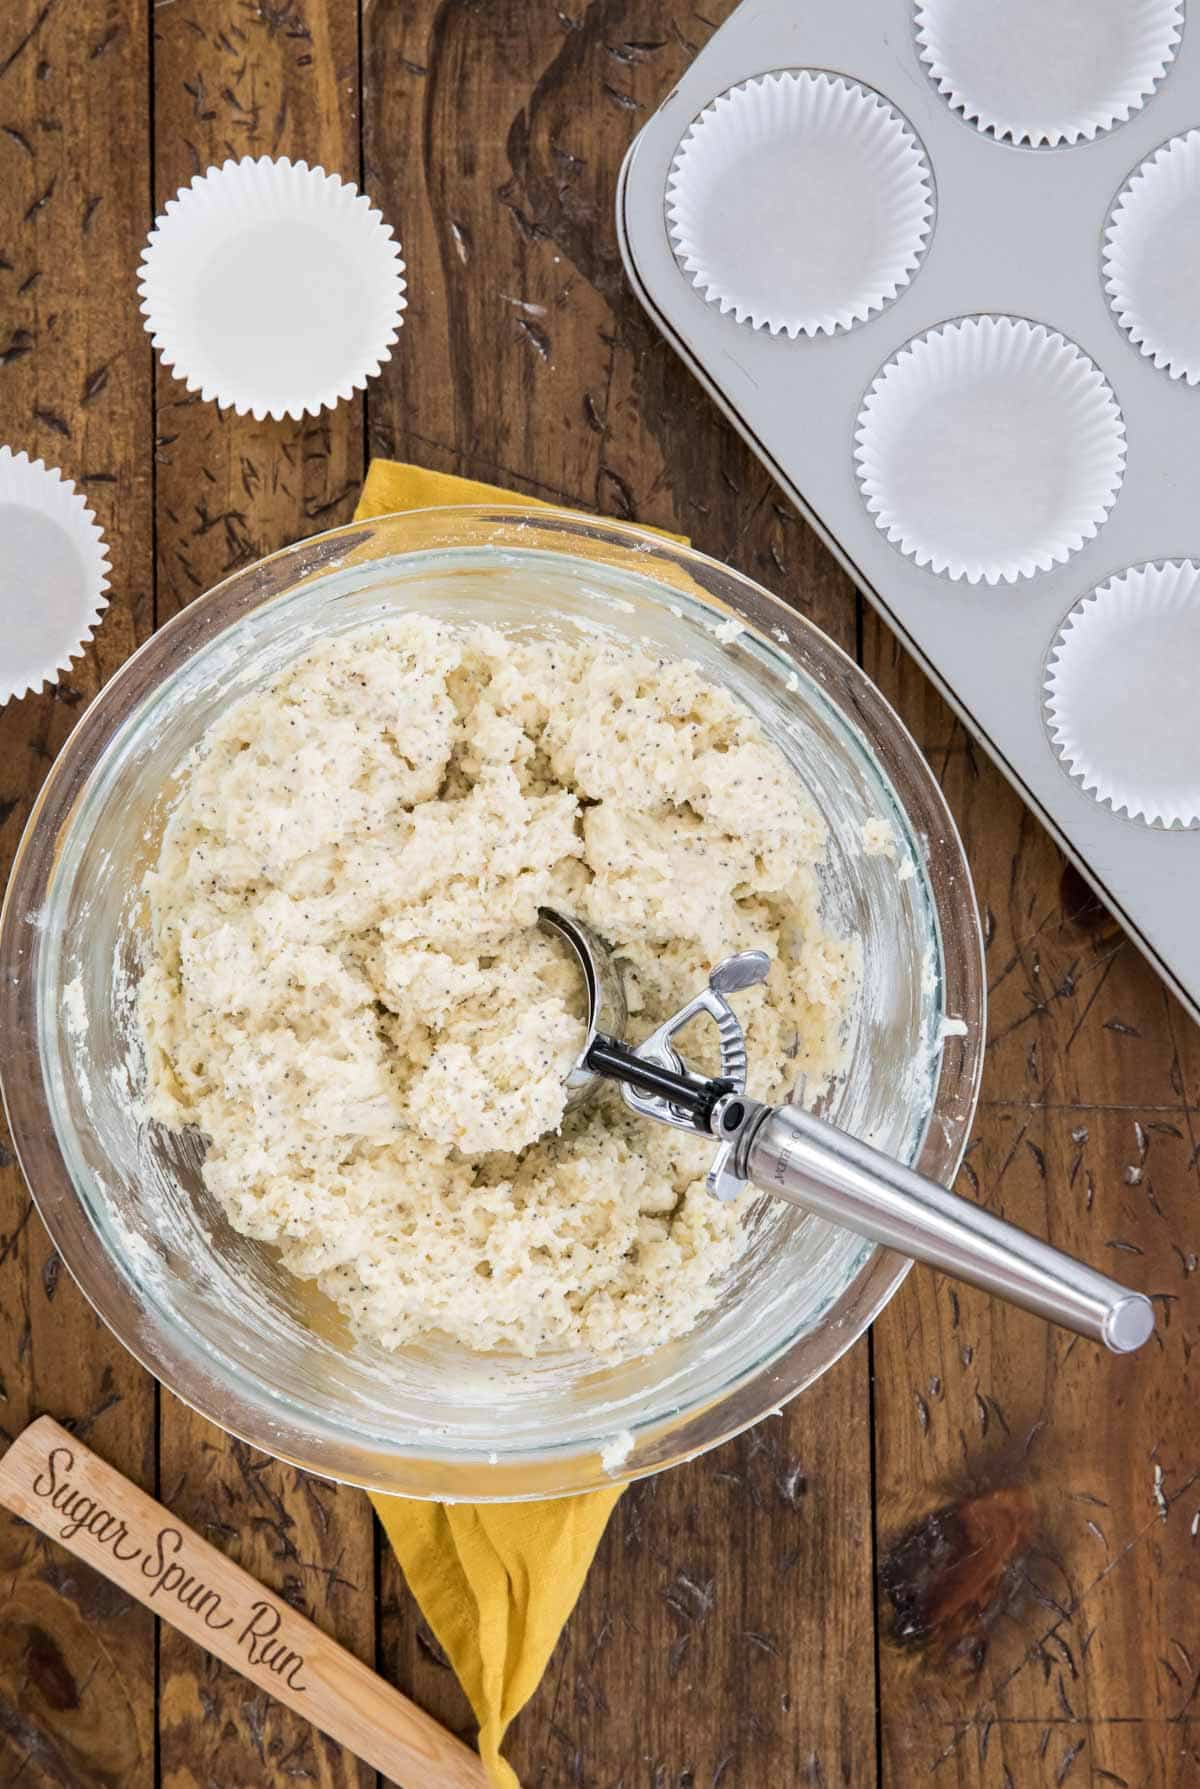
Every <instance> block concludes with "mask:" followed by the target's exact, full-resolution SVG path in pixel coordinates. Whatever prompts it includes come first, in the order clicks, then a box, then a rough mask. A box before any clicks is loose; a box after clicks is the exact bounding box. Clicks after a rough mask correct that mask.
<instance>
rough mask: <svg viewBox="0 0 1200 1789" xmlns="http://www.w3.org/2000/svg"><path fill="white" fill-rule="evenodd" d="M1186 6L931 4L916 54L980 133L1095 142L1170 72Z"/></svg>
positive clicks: (1112, 0)
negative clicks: (918, 53) (1094, 140)
mask: <svg viewBox="0 0 1200 1789" xmlns="http://www.w3.org/2000/svg"><path fill="white" fill-rule="evenodd" d="M1182 28H1183V6H1182V4H1181V0H1003V3H1002V4H1001V3H999V0H924V3H923V4H919V5H918V6H917V18H916V30H917V45H918V48H919V51H920V56H921V60H922V62H923V63H924V64H925V66H926V68H927V69H928V70H929V74H930V76H931V78H932V80H933V81H934V83H935V84H936V86H937V89H938V92H939V93H940V94H941V95H942V97H943V98H944V99H945V101H946V103H947V105H949V106H950V107H951V108H952V109H953V110H954V111H955V112H958V113H959V114H960V115H961V116H962V118H963V119H964V120H965V121H966V122H967V123H968V124H973V125H974V126H975V127H976V129H977V130H981V131H985V132H986V133H988V134H989V135H990V136H993V137H995V138H997V140H999V141H1001V142H1007V143H1019V144H1025V145H1028V146H1029V147H1031V148H1035V149H1037V148H1050V149H1055V148H1058V147H1059V146H1060V145H1063V144H1066V145H1068V146H1070V145H1072V144H1075V143H1090V142H1091V141H1092V140H1093V139H1094V138H1095V137H1097V136H1099V135H1100V134H1101V133H1102V132H1104V131H1108V130H1111V129H1112V128H1113V126H1114V125H1116V124H1124V123H1125V121H1126V120H1127V119H1128V118H1131V117H1132V116H1133V115H1134V113H1135V112H1139V111H1140V110H1141V109H1142V107H1143V106H1144V105H1145V104H1146V101H1147V100H1148V99H1150V98H1151V96H1152V95H1153V93H1154V90H1155V88H1156V87H1157V86H1158V84H1159V82H1160V81H1161V80H1162V79H1163V77H1164V76H1165V75H1166V74H1167V73H1168V71H1169V69H1170V67H1171V64H1172V62H1173V61H1174V60H1175V52H1176V50H1177V48H1178V46H1179V39H1180V35H1181V32H1182Z"/></svg>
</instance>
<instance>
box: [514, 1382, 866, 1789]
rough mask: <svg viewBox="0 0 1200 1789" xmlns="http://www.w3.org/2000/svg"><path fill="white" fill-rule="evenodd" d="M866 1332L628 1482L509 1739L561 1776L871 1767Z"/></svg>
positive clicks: (669, 1781) (845, 1778) (586, 1779)
mask: <svg viewBox="0 0 1200 1789" xmlns="http://www.w3.org/2000/svg"><path fill="white" fill-rule="evenodd" d="M869 1420H870V1405H869V1397H868V1388H867V1383H866V1349H865V1347H864V1348H859V1349H857V1350H855V1351H854V1352H853V1353H851V1354H850V1355H848V1356H846V1357H845V1358H844V1359H843V1360H841V1361H840V1362H839V1363H838V1365H837V1366H836V1367H835V1368H834V1369H833V1370H832V1371H831V1372H830V1373H828V1374H826V1376H825V1377H824V1378H823V1379H821V1380H819V1381H818V1382H817V1384H816V1385H814V1386H813V1387H812V1388H811V1389H810V1390H809V1391H808V1392H806V1393H805V1395H804V1397H803V1398H800V1399H797V1400H796V1401H795V1402H794V1403H792V1404H790V1405H788V1407H787V1408H786V1409H785V1410H784V1411H783V1412H782V1413H781V1414H780V1415H779V1416H777V1417H767V1418H765V1419H764V1420H763V1421H762V1422H761V1423H759V1424H758V1425H757V1427H755V1428H754V1429H751V1430H750V1431H749V1432H748V1433H747V1434H745V1435H742V1436H739V1437H738V1439H737V1440H736V1441H733V1442H731V1443H729V1444H728V1445H727V1446H725V1447H723V1448H720V1449H718V1450H717V1451H716V1452H715V1453H713V1454H710V1455H708V1456H706V1457H705V1458H704V1459H703V1460H698V1461H695V1462H693V1463H691V1464H690V1465H687V1466H683V1467H680V1468H679V1469H678V1470H676V1471H674V1472H668V1473H664V1474H662V1475H661V1476H660V1477H658V1478H653V1479H646V1480H643V1481H642V1482H640V1483H639V1484H637V1485H634V1486H632V1487H631V1488H630V1489H629V1490H628V1491H627V1492H626V1494H625V1497H624V1498H623V1499H622V1501H621V1503H620V1504H619V1505H618V1506H617V1511H616V1514H615V1515H614V1517H613V1520H612V1523H611V1524H610V1527H609V1531H608V1533H607V1535H606V1536H605V1540H604V1543H603V1545H602V1546H601V1548H600V1551H599V1553H598V1555H597V1558H596V1562H595V1564H594V1565H593V1567H592V1570H591V1573H590V1575H589V1578H588V1581H587V1584H586V1585H585V1587H584V1591H583V1595H582V1596H581V1598H580V1601H579V1606H578V1608H577V1609H576V1612H575V1614H574V1616H573V1617H572V1619H571V1621H570V1623H569V1624H568V1627H567V1630H566V1634H565V1636H564V1639H563V1641H562V1643H561V1644H560V1646H559V1648H558V1650H557V1652H556V1654H555V1656H554V1659H553V1660H552V1661H551V1666H550V1669H549V1671H548V1672H547V1675H546V1684H545V1686H544V1688H543V1690H542V1692H541V1695H540V1697H539V1699H538V1701H537V1702H536V1703H535V1704H534V1705H533V1706H532V1707H531V1709H530V1712H529V1714H528V1715H527V1716H526V1717H525V1718H524V1719H523V1720H522V1721H520V1722H519V1723H518V1726H517V1729H516V1733H515V1738H514V1743H513V1744H512V1746H511V1747H510V1748H509V1752H510V1757H511V1759H512V1762H513V1764H514V1766H515V1768H516V1769H517V1771H518V1774H519V1775H520V1777H521V1781H522V1783H523V1784H524V1785H525V1786H526V1789H558V1786H559V1785H566V1784H589V1785H590V1784H610V1783H619V1782H626V1783H646V1784H653V1785H658V1784H662V1785H663V1786H664V1789H665V1786H666V1785H671V1786H672V1789H674V1786H675V1785H678V1784H687V1783H691V1784H695V1785H701V1784H703V1785H709V1784H712V1783H716V1784H718V1785H721V1786H722V1789H730V1786H731V1785H736V1786H737V1789H757V1786H758V1785H762V1784H768V1783H770V1784H776V1783H777V1784H780V1785H784V1784H788V1785H791V1784H795V1785H797V1786H799V1785H801V1784H812V1785H818V1784H822V1783H824V1784H828V1785H831V1786H832V1785H833V1784H835V1783H843V1784H853V1785H859V1784H863V1785H866V1784H871V1783H874V1781H875V1730H874V1729H875V1672H874V1648H873V1643H872V1638H871V1626H872V1609H871V1583H870V1572H869V1564H870V1552H871V1533H870V1507H869V1499H868V1497H867V1495H866V1491H867V1486H868V1482H869V1433H868V1431H869Z"/></svg>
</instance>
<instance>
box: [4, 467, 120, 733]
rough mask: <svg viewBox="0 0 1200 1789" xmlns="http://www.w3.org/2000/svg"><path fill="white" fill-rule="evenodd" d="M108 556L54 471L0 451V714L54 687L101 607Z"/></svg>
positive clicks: (81, 504)
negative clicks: (12, 704) (11, 703)
mask: <svg viewBox="0 0 1200 1789" xmlns="http://www.w3.org/2000/svg"><path fill="white" fill-rule="evenodd" d="M108 572H109V562H108V552H107V549H106V547H105V544H104V536H103V534H102V533H101V531H100V528H99V527H98V525H97V522H96V518H95V516H94V515H93V514H92V511H91V510H90V509H89V508H88V506H87V502H86V500H85V499H84V498H83V497H82V496H80V494H79V493H78V492H77V491H76V489H75V486H74V484H73V483H72V482H71V480H69V479H65V478H64V477H63V475H62V473H61V472H60V471H58V469H57V468H55V467H48V466H46V465H44V464H43V462H42V461H41V460H31V459H30V457H29V455H28V454H27V453H23V452H22V453H14V451H13V449H12V448H11V447H0V706H2V705H3V704H4V703H6V702H9V701H12V700H14V699H15V698H17V697H20V696H25V695H30V694H33V693H35V692H36V691H38V690H40V689H42V688H43V687H44V686H45V685H46V684H53V683H57V681H58V678H59V675H60V673H61V672H63V671H67V670H69V669H70V667H71V665H72V663H73V662H74V660H75V659H77V658H78V657H79V655H80V654H81V653H82V651H83V649H84V647H85V646H86V644H87V642H88V641H89V640H90V639H91V638H92V635H93V633H94V631H95V628H96V624H97V623H98V622H99V620H100V617H101V615H102V614H103V613H104V610H105V609H106V608H107V607H108V598H107V597H106V595H105V594H104V593H105V591H106V590H107V589H108Z"/></svg>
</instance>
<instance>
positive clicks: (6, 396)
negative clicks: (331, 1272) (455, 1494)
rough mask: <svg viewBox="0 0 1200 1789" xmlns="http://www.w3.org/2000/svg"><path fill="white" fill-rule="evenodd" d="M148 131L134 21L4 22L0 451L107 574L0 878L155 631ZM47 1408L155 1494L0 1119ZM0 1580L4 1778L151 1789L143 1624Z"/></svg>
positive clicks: (144, 1388)
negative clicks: (83, 501) (140, 287)
mask: <svg viewBox="0 0 1200 1789" xmlns="http://www.w3.org/2000/svg"><path fill="white" fill-rule="evenodd" d="M148 116H149V105H148V75H147V43H146V31H145V24H144V19H143V17H142V15H141V13H139V12H138V11H137V10H136V9H130V8H127V7H125V6H121V5H118V4H115V3H114V0H77V4H75V5H72V6H68V5H66V4H64V3H63V0H51V3H50V4H46V0H16V3H15V4H9V5H8V6H6V7H5V8H4V9H3V12H2V13H0V440H3V441H5V442H7V443H8V444H9V445H10V446H12V447H13V448H14V449H17V450H20V449H25V450H27V451H28V452H29V453H30V454H31V455H32V456H33V457H35V458H36V457H41V458H43V459H45V461H46V463H47V464H48V465H51V466H59V467H61V468H62V470H63V473H64V475H65V476H66V477H68V478H72V479H74V480H76V481H77V483H78V484H79V486H80V487H81V488H82V489H83V490H84V491H85V492H86V493H87V496H88V499H89V501H90V502H91V504H92V506H93V508H94V509H95V511H96V514H97V517H98V519H99V521H100V524H101V526H102V527H103V529H104V531H105V534H106V536H107V540H108V546H109V552H110V557H111V563H112V579H111V581H112V590H111V602H110V607H109V609H108V612H107V614H106V615H105V618H104V621H103V623H102V625H101V627H100V629H99V633H98V637H97V639H96V641H95V643H94V644H93V645H92V646H90V647H89V648H88V650H87V652H86V653H85V655H84V656H83V658H82V659H80V660H78V661H77V662H76V663H75V665H74V666H73V667H72V668H71V670H70V671H69V672H67V673H65V674H64V675H63V676H62V677H61V679H60V681H59V684H58V686H57V688H56V689H54V690H53V691H51V692H47V693H46V694H45V695H43V696H34V697H27V698H25V699H24V700H23V701H20V702H11V703H9V704H8V706H7V707H6V708H4V709H2V710H0V879H3V877H4V876H5V875H6V874H7V870H8V865H9V863H10V862H11V859H12V854H13V852H14V850H15V848H16V844H17V840H18V838H19V836H20V832H21V828H22V827H23V825H24V823H25V819H26V817H27V815H28V812H29V808H30V805H31V803H32V801H33V798H34V796H35V795H36V793H37V790H38V788H39V787H40V785H41V782H42V780H43V778H44V776H45V774H46V771H47V770H48V768H49V766H50V764H51V762H52V760H53V758H54V755H55V753H56V752H57V751H58V749H59V747H60V746H61V745H62V743H63V741H64V740H65V739H66V737H67V735H68V733H69V732H70V730H71V727H72V725H73V724H74V722H75V720H76V718H77V717H78V716H79V714H80V713H81V712H82V710H83V707H84V705H85V704H86V703H87V702H88V701H89V700H90V698H91V697H92V696H93V695H94V694H95V692H96V690H97V689H98V687H99V685H100V683H101V682H102V681H103V679H104V677H105V676H107V675H108V674H109V672H111V671H112V670H113V669H114V668H115V667H116V666H117V665H118V664H119V663H120V662H121V660H122V659H123V658H124V657H125V656H126V655H127V654H128V652H129V651H130V649H131V648H132V646H133V645H134V644H135V643H136V642H137V641H138V640H140V639H141V638H143V637H144V636H145V634H146V633H147V631H148V630H149V627H150V621H151V611H152V603H151V555H150V547H149V542H150V469H151V450H150V439H149V426H148V425H149V416H150V356H149V353H148V350H147V346H146V341H145V337H144V335H143V333H142V330H141V327H140V319H139V318H138V316H137V314H136V306H135V305H132V304H126V303H121V302H114V294H120V293H126V292H129V291H131V290H132V287H131V282H130V277H129V276H130V269H131V268H132V266H133V264H134V262H135V260H136V257H137V245H138V243H139V242H140V240H141V237H142V235H143V234H144V232H145V229H146V226H147V221H148V220H147V211H148V196H149V163H150V143H149V133H148V125H147V122H146V121H147V119H148ZM117 143H119V144H120V153H119V154H118V153H116V152H115V149H114V146H115V145H116V144H117ZM42 1410H49V1411H51V1412H53V1413H54V1414H55V1415H56V1416H57V1417H58V1418H59V1420H60V1421H65V1422H67V1423H69V1424H71V1425H73V1426H74V1428H75V1430H76V1432H77V1433H78V1434H80V1435H87V1437H88V1439H89V1440H90V1441H91V1442H92V1443H93V1445H95V1446H96V1447H97V1448H99V1449H100V1450H101V1451H103V1452H104V1453H105V1454H106V1455H107V1456H108V1457H109V1458H110V1459H112V1460H113V1461H114V1462H115V1463H116V1464H117V1465H119V1467H120V1468H121V1470H122V1471H123V1472H125V1473H127V1474H129V1475H130V1476H131V1477H133V1478H135V1479H137V1480H138V1481H139V1482H140V1483H142V1484H145V1485H152V1484H153V1482H154V1457H155V1433H154V1387H153V1381H152V1380H151V1379H150V1378H149V1376H148V1375H147V1374H145V1373H143V1372H142V1370H141V1368H140V1367H138V1366H137V1365H136V1363H135V1362H134V1361H133V1360H132V1359H131V1358H130V1356H129V1355H127V1354H126V1353H125V1351H124V1349H122V1348H121V1346H120V1345H119V1343H117V1342H116V1341H115V1340H114V1339H113V1337H111V1336H110V1335H109V1333H108V1331H107V1330H106V1329H105V1328H104V1327H103V1325H102V1324H101V1323H100V1322H99V1320H98V1319H97V1318H96V1317H95V1316H94V1315H93V1313H92V1311H91V1310H90V1308H89V1306H88V1305H87V1303H86V1301H85V1300H84V1298H83V1296H82V1294H81V1293H80V1292H79V1291H78V1290H77V1289H76V1287H75V1284H74V1282H73V1281H72V1280H71V1278H70V1276H69V1275H68V1274H66V1273H65V1272H63V1271H62V1268H61V1264H60V1262H59V1260H58V1257H57V1255H56V1254H55V1253H54V1250H53V1249H52V1248H51V1245H50V1242H49V1239H48V1237H47V1236H46V1233H45V1231H44V1230H43V1229H42V1227H41V1224H40V1223H39V1221H38V1219H37V1217H36V1216H35V1215H32V1212H31V1206H30V1201H29V1196H28V1193H27V1191H26V1189H25V1185H24V1182H23V1180H22V1178H21V1174H20V1170H19V1169H18V1168H17V1166H16V1162H15V1160H14V1158H13V1155H12V1152H11V1149H10V1148H9V1147H8V1146H7V1137H6V1135H4V1134H3V1121H2V1120H0V1438H2V1439H3V1440H5V1441H7V1440H8V1439H10V1438H11V1436H12V1435H14V1434H15V1433H16V1432H17V1431H18V1430H19V1429H20V1428H21V1427H22V1426H23V1424H24V1423H26V1422H27V1421H28V1420H29V1419H30V1418H31V1417H32V1416H34V1415H36V1414H37V1413H38V1412H39V1411H42ZM0 1583H2V1584H3V1592H2V1593H0V1594H2V1596H3V1616H2V1617H0V1780H3V1781H4V1782H16V1781H17V1780H18V1779H19V1780H20V1782H21V1783H22V1785H24V1786H25V1789H49V1786H50V1785H55V1786H56V1789H57V1786H59V1785H62V1784H64V1783H71V1784H74V1783H88V1784H92V1783H95V1784H104V1785H109V1784H112V1785H116V1784H118V1783H120V1784H128V1785H129V1786H130V1789H151V1785H152V1784H153V1780H154V1741H153V1734H154V1624H153V1621H152V1620H151V1618H150V1617H149V1616H148V1615H147V1614H146V1613H145V1611H143V1610H141V1609H139V1608H137V1607H136V1606H134V1605H133V1604H131V1602H130V1600H129V1599H128V1598H126V1597H124V1596H123V1595H121V1594H120V1593H119V1592H116V1591H114V1590H113V1589H112V1588H111V1586H109V1585H108V1584H106V1582H105V1581H104V1580H103V1579H102V1578H100V1577H99V1576H97V1574H95V1573H94V1572H92V1571H90V1570H89V1569H87V1568H86V1567H80V1566H78V1565H76V1564H75V1563H73V1562H72V1561H71V1560H70V1559H69V1556H68V1555H67V1554H66V1553H64V1552H63V1551H62V1550H61V1549H59V1548H57V1547H54V1546H51V1545H50V1544H49V1543H47V1542H44V1541H42V1540H41V1539H40V1538H39V1537H37V1536H36V1535H34V1534H33V1533H32V1532H31V1531H30V1530H29V1529H27V1528H25V1527H23V1526H20V1525H18V1524H17V1523H16V1522H14V1521H12V1520H11V1519H10V1518H8V1517H7V1516H2V1517H0Z"/></svg>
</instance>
